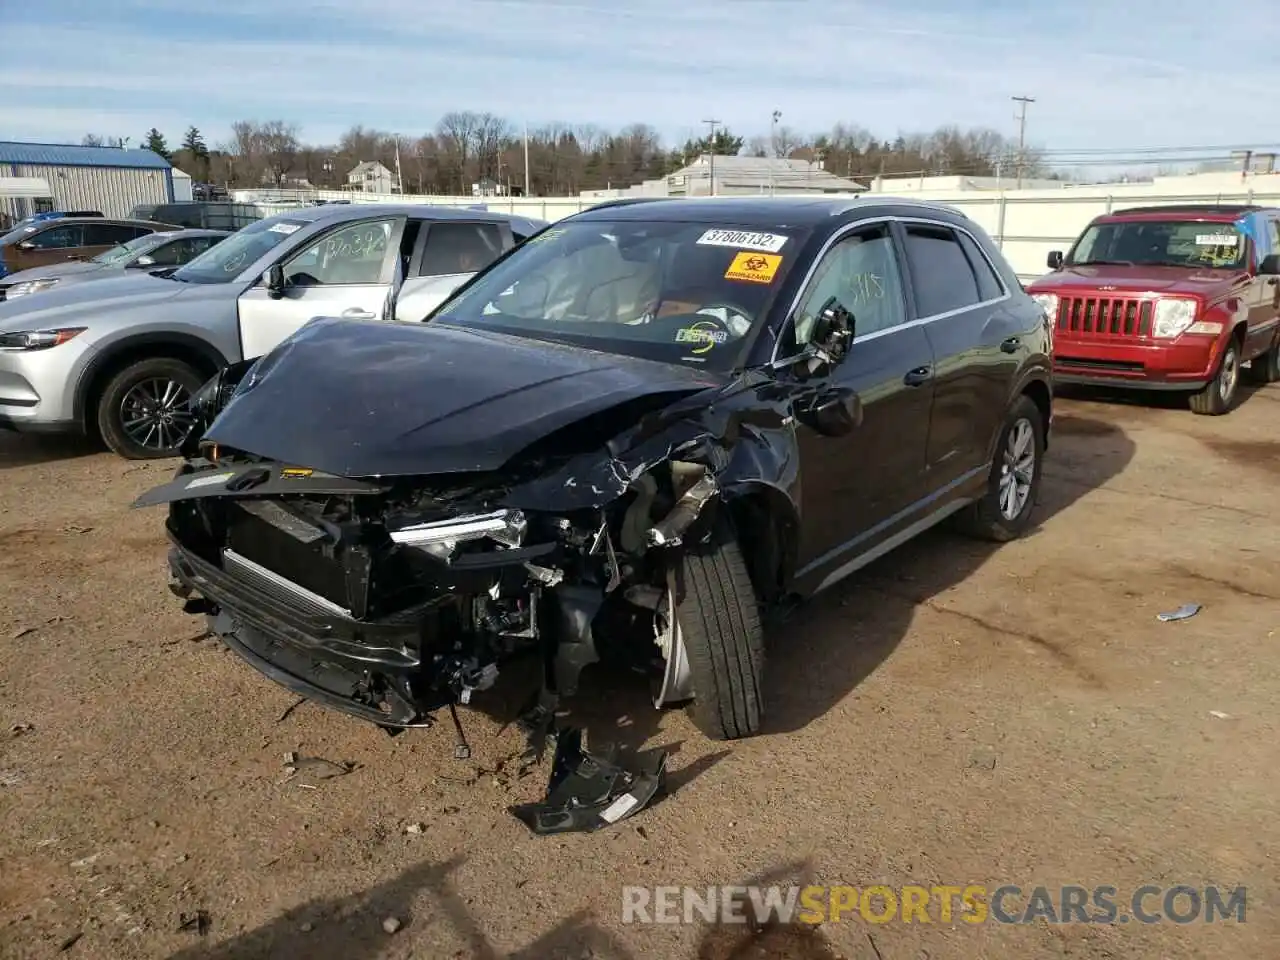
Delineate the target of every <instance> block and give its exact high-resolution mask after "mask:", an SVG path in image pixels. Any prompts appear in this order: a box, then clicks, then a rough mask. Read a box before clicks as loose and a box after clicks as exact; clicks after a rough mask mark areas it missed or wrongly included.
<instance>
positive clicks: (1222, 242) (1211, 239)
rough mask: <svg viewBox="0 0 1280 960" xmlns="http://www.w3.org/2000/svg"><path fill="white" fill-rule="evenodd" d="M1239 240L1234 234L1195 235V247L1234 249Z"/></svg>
mask: <svg viewBox="0 0 1280 960" xmlns="http://www.w3.org/2000/svg"><path fill="white" fill-rule="evenodd" d="M1239 242H1240V238H1239V237H1237V236H1236V235H1235V234H1234V233H1200V234H1196V246H1197V247H1234V246H1235V245H1236V244H1237V243H1239Z"/></svg>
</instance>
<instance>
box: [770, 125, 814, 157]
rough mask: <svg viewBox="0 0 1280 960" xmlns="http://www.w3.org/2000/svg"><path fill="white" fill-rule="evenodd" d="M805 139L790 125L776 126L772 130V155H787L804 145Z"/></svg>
mask: <svg viewBox="0 0 1280 960" xmlns="http://www.w3.org/2000/svg"><path fill="white" fill-rule="evenodd" d="M805 145H806V144H805V139H804V137H803V136H801V135H800V134H799V133H798V132H796V131H795V130H793V129H792V128H791V127H778V129H777V130H775V131H774V132H773V150H774V156H777V157H783V158H786V157H789V156H791V154H792V153H794V152H795V151H796V150H798V149H800V148H801V147H803V146H805Z"/></svg>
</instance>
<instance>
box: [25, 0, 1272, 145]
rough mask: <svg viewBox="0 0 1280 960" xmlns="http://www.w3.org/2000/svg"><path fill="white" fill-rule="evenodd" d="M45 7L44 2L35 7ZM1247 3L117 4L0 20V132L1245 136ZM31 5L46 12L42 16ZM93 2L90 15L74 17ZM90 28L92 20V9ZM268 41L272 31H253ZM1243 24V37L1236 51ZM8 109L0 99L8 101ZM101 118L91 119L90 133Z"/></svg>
mask: <svg viewBox="0 0 1280 960" xmlns="http://www.w3.org/2000/svg"><path fill="white" fill-rule="evenodd" d="M50 6H51V7H52V6H56V4H50ZM1271 8H1272V3H1271V0H1238V2H1236V3H1233V4H1231V5H1223V6H1219V7H1210V6H1205V5H1203V4H1196V5H1193V4H1191V3H1190V2H1188V0H1165V2H1157V0H1131V2H1130V3H1128V4H1114V3H1104V2H1103V0H1078V2H1077V3H1075V4H1071V5H1058V6H1054V5H1043V4H1038V5H1034V6H1031V5H1026V6H1024V7H1019V8H1014V9H1007V8H1006V5H1005V3H1002V2H1000V0H996V2H992V0H985V2H984V3H982V4H979V3H977V2H976V0H973V3H972V5H969V4H966V5H963V6H962V5H961V4H959V3H951V4H945V5H944V4H942V3H941V2H940V0H933V2H929V0H916V2H914V3H905V2H904V3H900V4H897V5H895V6H889V5H887V4H875V5H872V4H868V3H854V2H849V0H845V2H843V3H841V4H834V3H830V2H812V0H701V2H694V0H684V2H680V0H633V2H631V3H629V4H627V5H625V6H624V5H623V4H620V3H617V2H616V0H614V2H604V0H599V2H589V0H576V2H555V0H469V2H467V3H463V4H453V3H445V2H444V0H362V2H361V3H359V4H350V3H348V2H346V0H306V2H304V0H276V2H273V3H270V4H262V3H260V2H259V0H223V2H221V3H218V4H208V5H207V6H206V8H205V9H203V10H202V9H201V8H200V5H199V4H197V3H190V4H185V5H179V4H175V3H172V2H168V0H118V2H113V3H112V4H102V5H101V8H88V9H87V10H86V8H85V7H83V6H80V5H79V4H76V5H75V9H76V17H75V18H65V19H61V20H60V21H59V22H54V20H55V19H56V18H55V16H54V14H53V12H52V11H50V12H49V13H48V14H47V19H46V22H43V23H33V22H27V23H22V22H19V23H16V24H15V23H10V24H7V25H6V28H5V35H6V44H5V47H6V55H5V58H4V63H3V65H0V97H2V98H3V101H4V102H5V103H6V105H7V106H6V109H5V111H4V114H3V120H0V122H3V123H4V124H5V127H6V128H7V129H5V130H3V131H0V135H3V136H9V137H15V138H24V139H37V138H39V139H64V140H66V139H69V140H78V139H79V137H80V136H81V135H83V133H85V132H87V131H95V132H107V133H113V134H118V135H130V134H132V135H134V136H135V138H136V137H137V136H140V135H141V133H142V132H144V131H145V130H146V129H147V128H149V127H150V126H152V125H157V126H160V127H161V128H162V129H164V130H165V132H166V133H168V134H169V136H170V138H171V139H175V138H177V137H178V136H180V134H181V130H182V129H183V128H185V126H187V125H188V124H190V123H194V124H196V125H197V126H199V127H201V128H202V129H203V130H204V131H205V133H206V135H207V136H208V137H209V138H210V139H213V140H217V139H220V138H222V137H224V136H226V134H227V132H228V128H229V125H230V123H231V122H232V121H234V120H236V119H240V118H257V119H267V118H277V117H278V118H282V119H286V120H293V121H297V122H299V123H301V124H302V125H303V127H304V133H305V135H306V136H307V137H308V138H309V139H313V140H324V139H332V138H336V136H337V135H338V134H339V133H340V132H341V131H342V130H343V129H345V128H346V127H348V126H350V125H352V124H355V123H362V124H364V125H366V126H375V127H379V128H383V129H396V130H400V131H403V132H405V133H409V134H414V133H420V132H423V131H425V130H428V129H430V128H432V127H433V126H434V125H435V122H436V121H437V119H438V118H439V116H440V115H441V114H442V113H444V112H447V111H448V110H451V109H473V110H491V111H493V112H495V113H499V114H501V115H504V116H506V117H509V118H511V119H512V120H513V121H515V122H517V123H519V122H521V121H524V120H528V121H529V122H530V123H531V124H537V123H539V122H542V121H546V120H552V119H562V120H566V121H569V122H573V123H586V122H594V123H597V124H603V125H608V126H615V127H616V126H621V125H623V124H625V123H629V122H635V121H643V122H649V123H653V124H654V125H655V126H658V127H659V128H660V129H662V130H663V132H664V133H666V134H667V135H668V136H669V138H670V139H676V138H682V137H684V136H688V135H690V134H692V133H694V132H695V131H701V130H702V129H703V128H702V127H701V125H700V123H699V121H700V120H702V119H703V118H706V117H708V116H715V117H716V118H717V119H720V120H722V121H724V122H726V123H727V124H729V126H730V127H732V128H733V129H734V130H735V131H736V132H738V133H742V134H751V133H754V132H759V131H760V130H762V129H764V128H767V125H768V118H769V114H770V113H771V112H772V111H773V110H774V109H780V110H782V111H783V114H784V118H783V122H784V123H786V124H787V125H789V126H793V127H796V128H798V129H801V130H806V131H817V130H821V129H828V128H830V126H832V125H833V124H834V123H835V122H837V121H845V122H852V123H857V124H860V125H862V126H864V127H867V128H869V129H871V130H872V131H873V132H875V133H878V134H881V135H886V136H887V135H893V134H895V133H897V132H898V131H899V130H919V129H928V128H932V127H936V126H939V125H942V124H948V123H954V124H957V125H959V126H962V127H965V126H990V127H995V128H997V129H1000V130H1002V131H1004V132H1006V133H1010V134H1011V133H1013V132H1014V121H1013V113H1014V105H1013V104H1012V103H1011V102H1010V100H1009V98H1010V96H1012V95H1014V94H1028V95H1031V96H1034V97H1036V98H1037V102H1036V103H1035V104H1033V105H1032V106H1031V108H1030V111H1029V124H1028V129H1029V134H1030V139H1031V140H1032V141H1033V142H1035V143H1039V144H1045V145H1048V146H1051V147H1057V148H1064V147H1066V148H1081V147H1098V148H1101V147H1117V146H1139V145H1175V144H1186V143H1200V144H1205V145H1208V144H1229V143H1243V142H1256V141H1257V140H1258V139H1259V137H1265V136H1266V135H1267V133H1268V132H1269V131H1268V130H1267V129H1266V127H1265V125H1263V124H1261V123H1260V121H1261V120H1262V118H1263V117H1266V116H1268V115H1267V114H1266V113H1265V111H1264V110H1262V109H1261V108H1260V105H1261V103H1262V97H1263V94H1264V92H1265V91H1267V90H1269V89H1270V87H1271V86H1272V85H1273V83H1274V67H1273V66H1272V64H1271V63H1270V62H1269V58H1267V57H1266V55H1265V53H1260V55H1259V56H1257V57H1255V58H1254V59H1252V60H1250V59H1249V58H1248V57H1246V56H1234V55H1231V54H1230V53H1226V54H1224V53H1223V51H1231V50H1233V49H1236V48H1237V45H1238V46H1239V47H1241V48H1244V47H1247V48H1248V49H1250V50H1258V51H1266V50H1270V49H1274V48H1275V46H1276V41H1277V40H1280V22H1278V21H1276V20H1275V18H1274V17H1273V16H1271ZM46 9H47V8H46ZM95 11H98V12H95ZM95 18H96V19H95ZM277 38H279V39H277ZM1246 38H1247V42H1246ZM15 104H16V105H18V106H17V108H16V109H15V108H14V105H15ZM107 121H109V122H110V124H111V125H112V127H111V129H106V127H105V126H104V124H105V123H107Z"/></svg>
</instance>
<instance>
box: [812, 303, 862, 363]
mask: <svg viewBox="0 0 1280 960" xmlns="http://www.w3.org/2000/svg"><path fill="white" fill-rule="evenodd" d="M852 341H853V314H852V313H850V312H849V311H848V310H847V309H846V308H845V306H844V305H843V304H842V303H841V302H840V301H839V300H838V299H836V298H835V297H831V298H830V299H829V300H827V302H826V303H824V304H823V305H822V308H821V309H820V310H819V311H818V319H817V320H815V321H814V323H813V340H812V342H813V345H814V346H815V347H817V348H818V350H819V351H820V352H821V354H822V355H823V356H824V358H825V359H826V361H827V363H828V364H830V365H831V366H833V367H834V366H835V365H837V364H838V363H839V362H840V361H841V360H843V359H844V358H845V354H847V353H848V352H849V344H850V343H851V342H852Z"/></svg>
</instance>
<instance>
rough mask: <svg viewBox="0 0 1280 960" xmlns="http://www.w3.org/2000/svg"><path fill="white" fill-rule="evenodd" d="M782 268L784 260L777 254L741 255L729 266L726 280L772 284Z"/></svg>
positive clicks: (725, 275)
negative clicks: (779, 268)
mask: <svg viewBox="0 0 1280 960" xmlns="http://www.w3.org/2000/svg"><path fill="white" fill-rule="evenodd" d="M780 266H782V258H781V257H780V256H778V255H777V254H776V253H740V254H738V255H737V256H736V257H734V258H733V263H731V264H729V269H728V270H726V271H725V272H724V278H725V279H726V280H746V281H748V282H750V283H772V282H773V278H774V276H775V275H776V274H777V272H778V267H780Z"/></svg>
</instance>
